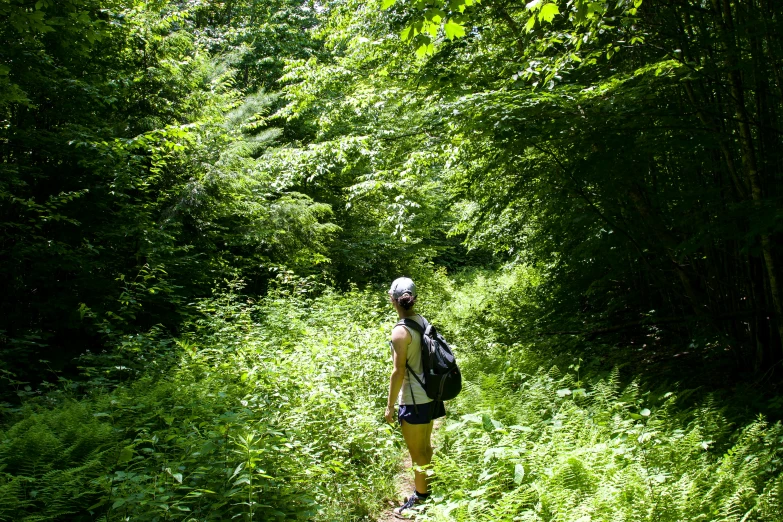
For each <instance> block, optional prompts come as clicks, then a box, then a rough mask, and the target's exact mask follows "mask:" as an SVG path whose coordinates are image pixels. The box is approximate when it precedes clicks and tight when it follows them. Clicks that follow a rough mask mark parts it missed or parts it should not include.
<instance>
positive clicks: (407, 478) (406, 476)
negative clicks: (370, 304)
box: [377, 419, 443, 522]
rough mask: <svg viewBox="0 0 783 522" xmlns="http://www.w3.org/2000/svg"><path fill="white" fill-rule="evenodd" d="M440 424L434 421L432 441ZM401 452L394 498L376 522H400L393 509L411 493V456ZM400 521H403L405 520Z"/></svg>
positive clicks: (440, 421)
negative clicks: (400, 466) (401, 456)
mask: <svg viewBox="0 0 783 522" xmlns="http://www.w3.org/2000/svg"><path fill="white" fill-rule="evenodd" d="M441 424H443V419H435V424H434V426H433V433H432V435H433V439H435V433H436V432H437V430H438V428H440V425H441ZM433 449H434V450H435V451H437V449H436V448H434V447H433ZM403 451H404V452H405V460H403V463H402V469H401V470H400V472H399V473H397V476H396V477H395V478H394V483H395V485H396V488H395V492H396V497H395V498H393V499H390V500H387V501H386V507H387V509H386V510H385V511H384V512H383V513H381V515H380V516H379V517H378V520H377V522H391V521H392V520H398V521H399V520H401V519H400V518H398V517H396V516H394V508H397V507H399V506H400V505H401V504H402V503H403V502H404V501H405V498H407V497H408V496H410V494H411V493H413V488H414V484H413V471H411V468H412V467H413V466H412V464H413V463H412V462H411V456H410V454H409V453H408V450H407V449H404V450H403ZM402 520H405V518H403V519H402ZM411 520H412V519H411Z"/></svg>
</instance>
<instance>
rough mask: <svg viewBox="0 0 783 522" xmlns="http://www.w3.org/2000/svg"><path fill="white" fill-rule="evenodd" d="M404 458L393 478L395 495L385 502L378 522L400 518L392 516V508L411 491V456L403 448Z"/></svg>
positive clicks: (388, 521) (389, 521) (400, 502)
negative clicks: (384, 508)
mask: <svg viewBox="0 0 783 522" xmlns="http://www.w3.org/2000/svg"><path fill="white" fill-rule="evenodd" d="M405 454H406V455H405V460H404V461H403V463H402V469H401V470H400V472H399V473H397V476H396V477H395V478H394V483H395V486H396V487H395V492H396V496H395V498H393V499H390V500H388V501H387V502H386V510H385V511H384V512H383V513H381V516H379V517H378V522H391V521H392V520H397V521H398V520H400V519H399V518H397V517H395V516H394V512H393V510H394V508H397V507H399V506H400V505H401V504H402V503H403V499H405V497H407V496H409V495H410V494H411V492H413V473H412V472H411V456H410V455H409V454H408V452H407V450H405Z"/></svg>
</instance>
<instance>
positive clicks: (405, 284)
mask: <svg viewBox="0 0 783 522" xmlns="http://www.w3.org/2000/svg"><path fill="white" fill-rule="evenodd" d="M389 294H391V296H392V297H393V298H394V299H399V298H400V297H402V296H403V295H404V294H411V295H412V296H415V295H416V285H415V284H413V280H412V279H410V278H408V277H398V278H397V279H395V280H394V282H393V283H392V284H391V288H389Z"/></svg>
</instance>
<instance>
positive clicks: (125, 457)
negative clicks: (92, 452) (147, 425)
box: [117, 446, 133, 464]
mask: <svg viewBox="0 0 783 522" xmlns="http://www.w3.org/2000/svg"><path fill="white" fill-rule="evenodd" d="M132 458H133V446H125V447H124V448H122V451H120V456H119V457H117V463H118V464H122V463H123V462H128V461H129V460H131V459H132Z"/></svg>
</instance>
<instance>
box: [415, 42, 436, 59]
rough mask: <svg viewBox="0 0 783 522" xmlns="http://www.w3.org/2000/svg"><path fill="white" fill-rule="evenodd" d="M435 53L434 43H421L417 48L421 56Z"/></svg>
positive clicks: (417, 52) (417, 54)
mask: <svg viewBox="0 0 783 522" xmlns="http://www.w3.org/2000/svg"><path fill="white" fill-rule="evenodd" d="M434 53H435V46H433V45H432V43H426V44H421V45H420V46H419V48H418V49H416V56H418V57H419V58H423V57H424V56H425V55H428V54H429V55H431V54H434Z"/></svg>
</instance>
